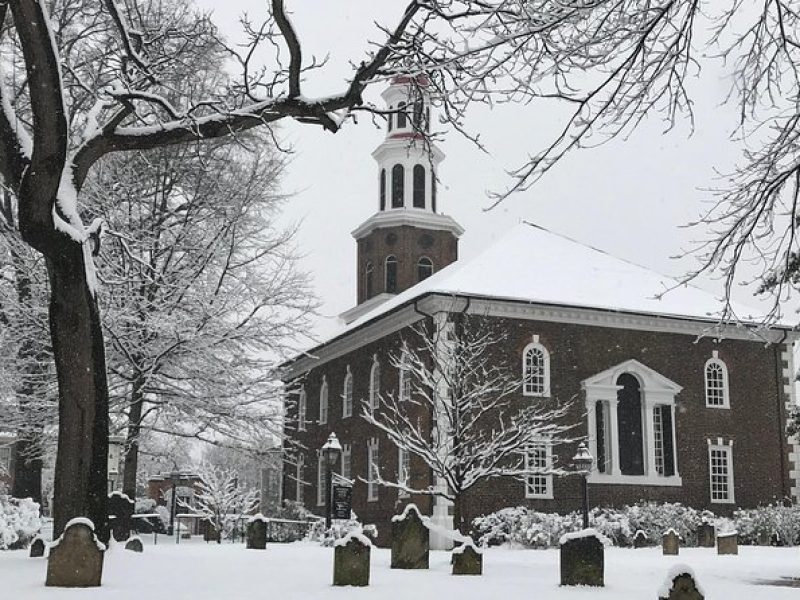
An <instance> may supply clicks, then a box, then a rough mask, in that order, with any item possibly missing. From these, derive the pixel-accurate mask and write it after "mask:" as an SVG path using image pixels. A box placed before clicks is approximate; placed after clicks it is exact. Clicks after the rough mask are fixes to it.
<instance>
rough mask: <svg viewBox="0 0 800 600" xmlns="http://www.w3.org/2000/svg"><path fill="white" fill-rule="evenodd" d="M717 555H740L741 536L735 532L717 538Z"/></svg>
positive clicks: (722, 534)
mask: <svg viewBox="0 0 800 600" xmlns="http://www.w3.org/2000/svg"><path fill="white" fill-rule="evenodd" d="M717 554H739V534H738V533H737V532H735V531H729V532H726V533H720V534H719V535H718V536H717Z"/></svg>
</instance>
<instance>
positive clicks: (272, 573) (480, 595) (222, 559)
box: [0, 537, 800, 600]
mask: <svg viewBox="0 0 800 600" xmlns="http://www.w3.org/2000/svg"><path fill="white" fill-rule="evenodd" d="M144 541H145V543H146V545H145V552H144V553H143V554H136V553H133V552H128V551H125V550H124V549H123V548H122V547H121V546H115V547H113V548H112V549H111V550H110V551H109V552H108V553H107V554H106V560H105V568H104V575H103V587H101V588H95V589H91V590H86V589H77V590H64V589H52V588H45V587H44V577H45V569H46V562H45V560H44V559H35V558H28V556H27V552H23V551H16V552H13V551H9V552H0V597H2V598H13V599H14V600H33V599H35V600H41V599H47V598H81V599H94V598H109V599H115V600H116V599H120V600H122V599H124V600H128V599H130V600H156V599H162V598H163V599H168V600H173V599H184V598H186V599H194V600H205V599H209V600H212V599H213V600H220V599H222V598H224V599H226V600H228V599H239V598H241V599H247V600H251V599H258V598H280V599H282V600H283V599H287V598H290V599H291V598H298V599H299V598H304V599H312V600H313V599H315V598H324V599H326V600H328V599H333V598H380V599H381V600H392V599H397V600H401V599H402V600H424V599H427V598H431V599H433V598H436V599H445V600H446V599H448V598H458V599H459V600H472V599H475V600H512V599H516V598H542V599H547V600H550V599H553V600H559V599H564V600H571V599H579V598H609V599H614V600H634V599H635V600H646V599H648V598H649V599H653V600H655V598H656V592H657V590H658V588H659V586H660V584H661V582H662V581H663V579H664V577H665V575H666V573H667V571H668V570H669V568H670V566H671V565H673V564H675V563H683V564H688V565H689V566H691V567H692V568H693V569H694V571H695V574H696V575H697V577H698V579H699V581H700V584H701V585H702V586H703V587H704V588H705V592H706V598H707V600H715V599H720V600H721V599H726V598H746V599H747V600H762V599H764V600H766V599H769V600H780V599H782V598H792V599H796V598H797V597H798V590H797V589H792V588H790V587H775V586H767V585H760V582H761V581H763V580H777V579H781V578H784V577H798V576H800V549H797V548H785V549H784V548H761V547H741V548H740V549H739V552H740V554H739V556H717V555H716V550H715V549H713V548H703V549H701V548H690V549H684V550H681V556H678V557H669V556H662V555H661V550H660V549H658V548H653V549H641V550H632V549H622V548H608V549H606V587H605V588H600V589H597V588H560V587H559V586H558V577H559V575H558V573H559V571H558V569H559V566H558V551H556V550H511V549H490V550H487V551H486V552H485V554H484V575H483V576H482V577H454V576H452V575H450V564H449V562H450V555H449V554H448V553H446V552H432V553H431V569H430V570H429V571H397V570H394V571H393V570H391V569H390V568H389V551H388V550H382V549H377V548H373V550H372V552H373V554H372V572H371V584H370V586H369V588H334V587H332V586H331V581H332V574H333V550H332V549H330V548H321V547H320V546H318V545H315V544H310V543H305V542H301V543H295V544H270V545H269V547H268V549H267V550H246V549H245V548H244V547H243V546H242V545H241V544H222V545H220V546H218V545H216V544H208V545H207V544H205V543H204V542H202V541H199V540H198V541H195V540H192V541H189V542H182V543H181V544H180V545H175V544H173V543H169V538H165V537H160V540H159V541H160V542H161V543H159V544H158V545H157V546H153V545H152V538H145V540H144Z"/></svg>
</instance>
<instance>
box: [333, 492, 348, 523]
mask: <svg viewBox="0 0 800 600" xmlns="http://www.w3.org/2000/svg"><path fill="white" fill-rule="evenodd" d="M352 501H353V488H352V487H351V486H349V485H338V484H336V485H334V486H333V511H332V512H333V518H334V519H349V518H350V512H351V511H352Z"/></svg>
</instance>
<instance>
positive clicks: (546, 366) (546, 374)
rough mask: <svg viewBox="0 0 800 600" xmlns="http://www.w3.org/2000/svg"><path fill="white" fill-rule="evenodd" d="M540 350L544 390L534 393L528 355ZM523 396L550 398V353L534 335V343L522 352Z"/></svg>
mask: <svg viewBox="0 0 800 600" xmlns="http://www.w3.org/2000/svg"><path fill="white" fill-rule="evenodd" d="M535 350H538V351H540V352H541V353H542V371H543V373H542V389H541V390H540V391H534V390H532V389H530V386H529V384H530V382H529V381H528V378H529V369H528V354H529V353H530V352H533V351H535ZM522 395H523V396H529V397H534V398H545V397H548V396H550V352H548V350H547V348H545V347H544V345H542V344H541V343H540V342H539V336H538V335H534V336H533V341H532V342H531V343H530V344H528V345H527V346H525V348H524V349H523V350H522Z"/></svg>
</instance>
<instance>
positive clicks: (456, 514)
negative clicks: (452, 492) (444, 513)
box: [453, 494, 469, 535]
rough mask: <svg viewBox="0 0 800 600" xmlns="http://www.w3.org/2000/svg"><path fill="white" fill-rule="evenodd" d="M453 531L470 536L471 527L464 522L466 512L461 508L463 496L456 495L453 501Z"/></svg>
mask: <svg viewBox="0 0 800 600" xmlns="http://www.w3.org/2000/svg"><path fill="white" fill-rule="evenodd" d="M453 529H455V530H456V531H458V532H459V533H461V534H462V535H469V527H468V526H467V524H466V523H465V522H464V511H463V507H462V506H461V494H456V497H455V499H454V500H453Z"/></svg>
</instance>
